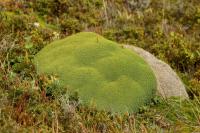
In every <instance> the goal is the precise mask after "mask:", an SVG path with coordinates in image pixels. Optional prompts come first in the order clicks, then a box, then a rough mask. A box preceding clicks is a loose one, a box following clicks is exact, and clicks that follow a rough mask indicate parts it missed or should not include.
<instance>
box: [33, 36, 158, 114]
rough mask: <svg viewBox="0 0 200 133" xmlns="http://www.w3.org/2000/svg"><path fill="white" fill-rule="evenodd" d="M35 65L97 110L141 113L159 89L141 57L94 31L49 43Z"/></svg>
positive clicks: (40, 53)
mask: <svg viewBox="0 0 200 133" xmlns="http://www.w3.org/2000/svg"><path fill="white" fill-rule="evenodd" d="M34 62H35V64H36V66H37V69H38V72H39V73H48V74H53V73H55V74H57V75H59V77H60V83H61V84H62V85H66V86H69V88H71V89H72V90H74V91H77V92H78V93H79V96H80V99H81V100H82V101H83V103H85V104H87V105H89V104H91V103H93V104H95V105H96V107H97V109H106V110H108V111H113V112H126V111H128V112H133V111H137V110H138V108H139V107H141V106H142V105H144V104H145V103H147V102H148V101H149V100H150V99H151V98H152V97H153V95H154V93H155V90H156V79H155V76H154V74H153V72H152V70H151V68H150V67H149V66H148V65H147V63H146V62H145V61H144V60H143V59H142V58H141V57H139V56H138V55H137V54H135V53H133V52H132V51H129V50H127V49H124V48H122V47H121V46H120V45H118V44H117V43H115V42H112V41H110V40H107V39H105V38H103V37H102V36H100V35H98V34H95V33H91V32H81V33H78V34H75V35H72V36H70V37H67V38H65V39H62V40H58V41H55V42H53V43H51V44H49V45H48V46H46V47H45V48H44V49H42V50H41V51H40V52H39V53H38V54H37V55H36V57H35V60H34Z"/></svg>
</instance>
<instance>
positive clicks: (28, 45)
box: [25, 43, 33, 49]
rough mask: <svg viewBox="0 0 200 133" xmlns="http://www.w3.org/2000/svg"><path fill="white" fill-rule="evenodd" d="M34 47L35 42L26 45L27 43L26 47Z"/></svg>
mask: <svg viewBox="0 0 200 133" xmlns="http://www.w3.org/2000/svg"><path fill="white" fill-rule="evenodd" d="M32 47H33V43H27V44H26V45H25V48H26V49H31V48H32Z"/></svg>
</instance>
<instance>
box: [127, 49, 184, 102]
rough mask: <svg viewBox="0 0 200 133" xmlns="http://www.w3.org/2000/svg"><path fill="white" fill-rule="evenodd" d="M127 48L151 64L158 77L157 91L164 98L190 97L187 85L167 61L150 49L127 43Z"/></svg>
mask: <svg viewBox="0 0 200 133" xmlns="http://www.w3.org/2000/svg"><path fill="white" fill-rule="evenodd" d="M124 47H125V48H128V49H130V50H133V51H135V52H136V53H137V54H139V55H140V56H141V57H142V58H144V60H145V61H146V62H147V63H148V64H149V65H150V66H151V68H152V70H153V72H154V74H155V76H156V79H157V93H158V94H159V95H160V96H162V97H163V98H169V97H172V96H175V97H181V98H184V99H187V98H188V94H187V92H186V89H185V86H184V84H183V82H182V81H181V79H180V78H179V77H178V75H177V74H176V72H175V71H174V70H173V69H172V68H171V67H170V66H169V65H168V64H167V63H165V62H163V61H161V60H159V59H157V58H156V57H155V56H154V55H152V54H151V53H149V52H148V51H146V50H144V49H142V48H139V47H136V46H132V45H125V46H124Z"/></svg>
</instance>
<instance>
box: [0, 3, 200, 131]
mask: <svg viewBox="0 0 200 133" xmlns="http://www.w3.org/2000/svg"><path fill="white" fill-rule="evenodd" d="M80 31H93V32H96V33H99V34H101V35H103V36H104V37H106V38H108V39H110V40H114V41H117V42H119V43H123V44H130V45H135V46H139V47H142V48H144V49H145V50H147V51H149V52H151V53H153V54H154V55H155V56H157V57H158V58H159V59H161V60H163V61H165V62H167V63H169V64H170V65H171V67H173V68H174V70H176V71H177V73H178V74H179V76H180V77H181V78H182V80H183V82H184V83H185V85H186V88H187V91H188V93H189V95H190V99H189V100H184V101H183V100H180V99H177V98H170V99H167V100H163V99H162V98H161V97H156V98H154V99H153V100H152V102H151V104H150V105H148V106H144V107H141V109H140V111H139V112H138V113H135V114H129V113H126V114H112V113H110V112H106V111H97V110H96V109H95V108H92V107H85V106H82V105H81V104H80V103H79V99H78V94H76V93H74V94H69V93H68V91H67V88H63V87H60V86H59V84H58V80H57V77H56V76H55V75H38V74H37V73H36V70H35V68H34V65H33V64H32V59H33V57H34V55H35V54H36V53H37V52H38V51H40V50H41V49H42V48H43V47H44V46H45V45H47V44H48V43H50V42H52V41H53V40H56V39H60V38H64V37H66V36H68V35H71V34H73V33H77V32H80ZM0 132H45V133H46V132H70V133H73V132H85V133H86V132H94V133H95V132H114V133H117V132H144V133H146V132H184V133H185V132H200V3H199V0H161V1H158V0H143V1H142V0H76V1H75V0H1V1H0Z"/></svg>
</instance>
